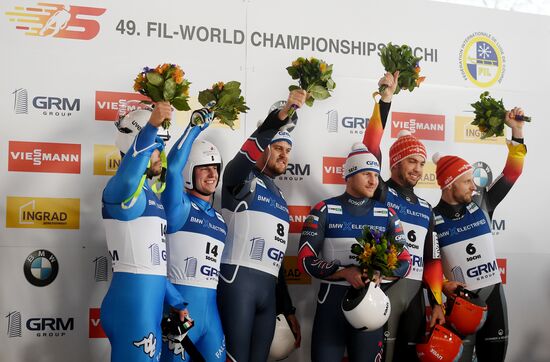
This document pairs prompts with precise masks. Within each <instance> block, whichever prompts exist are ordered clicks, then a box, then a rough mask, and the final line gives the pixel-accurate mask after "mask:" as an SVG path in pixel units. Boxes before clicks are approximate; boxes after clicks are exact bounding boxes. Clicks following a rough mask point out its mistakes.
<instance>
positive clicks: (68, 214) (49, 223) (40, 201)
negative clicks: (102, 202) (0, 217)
mask: <svg viewBox="0 0 550 362" xmlns="http://www.w3.org/2000/svg"><path fill="white" fill-rule="evenodd" d="M6 227H8V228H43V229H78V228H80V200H79V199H67V198H63V199H62V198H58V199H56V198H47V197H14V196H8V197H7V203H6Z"/></svg>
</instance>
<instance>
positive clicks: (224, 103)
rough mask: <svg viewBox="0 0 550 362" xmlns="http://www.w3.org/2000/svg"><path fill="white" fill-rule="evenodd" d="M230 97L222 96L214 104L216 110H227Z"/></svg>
mask: <svg viewBox="0 0 550 362" xmlns="http://www.w3.org/2000/svg"><path fill="white" fill-rule="evenodd" d="M231 100H232V96H231V95H230V94H224V95H223V96H222V97H221V98H220V99H218V102H217V103H216V106H217V108H228V107H229V106H230V105H231Z"/></svg>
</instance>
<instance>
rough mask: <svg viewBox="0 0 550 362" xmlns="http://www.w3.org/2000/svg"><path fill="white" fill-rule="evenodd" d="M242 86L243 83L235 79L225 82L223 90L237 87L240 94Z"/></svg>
mask: <svg viewBox="0 0 550 362" xmlns="http://www.w3.org/2000/svg"><path fill="white" fill-rule="evenodd" d="M240 87H241V83H240V82H237V81H235V80H233V81H230V82H227V83H225V85H224V86H223V90H224V91H225V90H230V89H236V90H238V91H239V94H240V93H241V89H240Z"/></svg>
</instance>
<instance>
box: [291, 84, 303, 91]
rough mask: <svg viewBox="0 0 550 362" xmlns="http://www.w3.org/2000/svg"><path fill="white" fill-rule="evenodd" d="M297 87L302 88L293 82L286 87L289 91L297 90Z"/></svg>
mask: <svg viewBox="0 0 550 362" xmlns="http://www.w3.org/2000/svg"><path fill="white" fill-rule="evenodd" d="M297 89H302V88H300V87H298V86H297V85H295V84H293V85H291V86H289V87H288V90H289V91H290V92H292V91H293V90H297Z"/></svg>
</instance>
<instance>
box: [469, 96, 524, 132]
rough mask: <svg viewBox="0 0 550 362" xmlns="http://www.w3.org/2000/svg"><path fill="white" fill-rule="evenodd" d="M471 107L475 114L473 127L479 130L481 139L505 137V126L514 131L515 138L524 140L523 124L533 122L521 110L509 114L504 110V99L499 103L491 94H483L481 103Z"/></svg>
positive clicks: (517, 109)
mask: <svg viewBox="0 0 550 362" xmlns="http://www.w3.org/2000/svg"><path fill="white" fill-rule="evenodd" d="M471 105H472V107H474V114H475V118H474V120H473V121H472V125H474V126H477V127H478V128H479V131H480V132H481V139H484V138H487V137H491V136H497V137H499V136H503V135H504V125H505V124H506V125H507V126H509V127H510V128H511V129H512V136H513V137H516V138H523V131H522V129H523V124H524V122H531V118H530V117H527V116H525V115H524V114H523V110H522V109H521V108H517V107H516V108H513V109H512V110H510V111H509V112H508V111H506V109H505V108H504V104H503V103H502V99H501V100H499V101H497V100H496V99H495V98H493V97H491V96H490V95H489V92H483V93H481V95H480V96H479V101H477V102H475V103H472V104H471Z"/></svg>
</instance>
